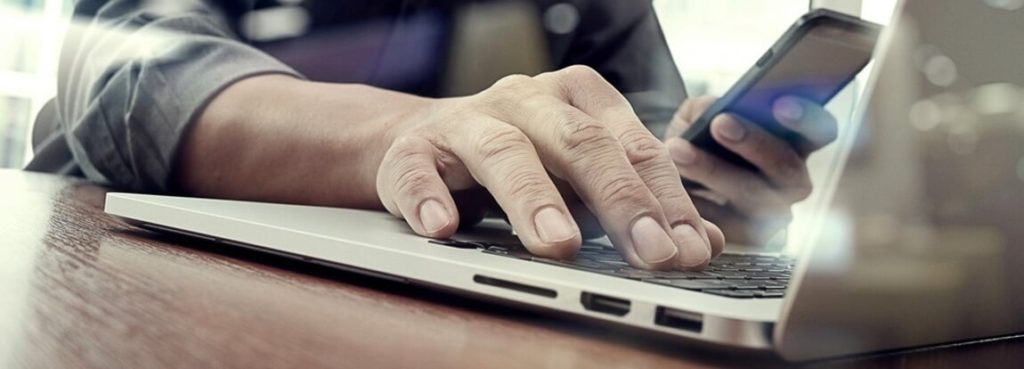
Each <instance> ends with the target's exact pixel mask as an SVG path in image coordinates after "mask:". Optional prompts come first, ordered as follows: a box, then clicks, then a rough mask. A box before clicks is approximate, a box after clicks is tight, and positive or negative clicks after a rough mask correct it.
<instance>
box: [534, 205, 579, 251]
mask: <svg viewBox="0 0 1024 369" xmlns="http://www.w3.org/2000/svg"><path fill="white" fill-rule="evenodd" d="M533 225H534V227H536V228H537V235H539V236H540V240H541V241H544V242H545V243H558V242H563V241H565V240H568V239H571V238H573V237H575V236H576V230H574V229H573V227H572V224H569V220H568V219H566V216H565V215H563V214H562V212H560V211H558V209H555V208H552V207H546V208H543V209H541V210H540V211H538V212H537V215H535V216H534V217H533Z"/></svg>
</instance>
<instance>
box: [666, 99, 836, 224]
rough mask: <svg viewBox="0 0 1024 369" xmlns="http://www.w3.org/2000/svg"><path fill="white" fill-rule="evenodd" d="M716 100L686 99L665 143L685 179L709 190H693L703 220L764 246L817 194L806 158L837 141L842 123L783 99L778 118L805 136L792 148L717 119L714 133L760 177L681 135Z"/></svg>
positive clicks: (749, 126) (734, 121) (726, 118)
mask: <svg viewBox="0 0 1024 369" xmlns="http://www.w3.org/2000/svg"><path fill="white" fill-rule="evenodd" d="M715 100H716V98H714V97H706V96H705V97H698V98H693V99H689V100H686V101H685V102H683V105H682V107H680V108H679V111H678V112H677V113H676V115H675V117H674V119H673V121H672V123H671V124H670V126H669V128H668V130H667V131H666V132H665V140H666V141H665V142H666V146H668V149H669V151H670V152H671V155H672V160H673V161H674V163H675V166H676V168H677V169H678V170H679V174H680V175H681V176H682V177H683V178H684V179H685V180H687V181H692V182H696V183H699V184H701V185H703V186H704V189H700V190H694V191H691V194H693V195H694V196H693V197H694V203H696V205H697V208H698V209H700V211H701V213H702V214H703V215H704V217H705V218H707V219H709V220H711V221H712V222H715V223H716V224H718V225H720V226H722V229H723V230H724V231H725V234H727V235H728V236H729V239H730V240H732V241H735V242H741V243H749V244H763V243H764V242H766V241H768V240H769V239H770V238H771V237H772V236H773V235H775V234H776V233H777V232H778V231H779V230H781V229H782V228H783V227H785V226H786V225H787V224H788V223H789V222H790V221H791V220H792V218H793V215H792V210H791V207H792V205H793V204H794V203H796V202H798V201H801V200H803V199H806V198H807V196H809V195H810V193H811V180H810V176H809V175H808V172H807V165H806V159H807V156H808V155H810V153H812V152H814V151H815V150H818V149H820V148H821V147H823V146H825V145H827V144H829V143H830V142H832V141H834V140H835V138H836V134H837V126H836V121H835V118H834V117H833V116H832V115H831V114H829V113H828V112H827V111H825V109H824V108H823V107H821V106H820V105H817V104H814V103H812V102H810V101H806V100H803V99H799V98H792V97H784V98H781V99H779V100H778V101H776V102H775V106H774V115H775V119H776V120H778V121H779V123H780V124H782V125H783V126H784V127H786V128H788V129H791V130H793V131H794V132H797V133H799V134H800V135H801V136H802V137H803V139H802V140H801V142H799V143H797V144H796V145H792V144H790V143H787V142H785V141H783V140H781V139H779V138H777V137H775V136H773V135H772V134H770V133H768V132H767V131H765V130H764V129H762V128H760V127H759V126H758V125H757V124H755V123H751V122H747V121H744V120H742V119H738V118H737V117H735V116H732V115H728V114H723V115H720V116H718V117H716V118H715V119H714V120H713V121H712V123H711V134H712V136H713V137H714V138H715V140H717V141H718V142H719V143H720V144H722V146H724V147H725V148H727V149H729V150H732V151H733V152H735V153H736V154H738V155H739V156H741V157H743V158H744V159H745V160H747V161H748V162H750V163H751V164H754V166H755V167H757V168H758V170H759V171H758V172H753V171H749V170H745V169H741V168H739V167H737V166H735V165H732V164H730V163H728V162H726V161H723V160H721V159H719V158H717V157H715V156H713V155H712V154H709V153H706V152H704V151H701V150H700V149H698V148H696V147H694V146H693V145H691V144H690V143H689V142H687V141H686V140H683V139H680V138H679V135H680V134H682V132H683V131H685V130H686V129H687V128H688V127H689V126H690V124H691V123H692V122H693V121H694V120H696V119H697V117H699V116H700V114H701V113H703V112H704V111H705V110H707V108H708V107H709V106H711V104H712V103H714V102H715Z"/></svg>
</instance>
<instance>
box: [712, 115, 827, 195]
mask: <svg viewBox="0 0 1024 369" xmlns="http://www.w3.org/2000/svg"><path fill="white" fill-rule="evenodd" d="M711 135H712V136H713V137H714V138H715V140H716V141H718V142H719V143H721V144H722V146H725V147H726V148H727V149H729V150H731V151H732V152H734V153H736V154H738V155H739V156H740V157H742V158H744V159H746V160H747V161H748V162H750V163H751V164H753V165H754V166H755V167H757V169H758V170H760V172H761V174H763V175H764V176H765V177H766V178H767V179H768V181H769V182H770V183H771V184H772V185H774V187H775V188H777V189H778V190H779V191H780V192H781V193H782V194H783V196H785V197H787V198H789V199H791V200H792V201H800V200H803V199H805V198H807V196H809V195H810V192H811V178H810V175H809V174H808V172H807V166H806V165H805V163H804V159H803V158H802V157H801V156H800V154H798V153H797V152H796V151H795V149H794V148H793V147H792V146H790V145H789V144H788V143H786V141H783V140H782V139H780V138H778V137H776V136H775V135H773V134H771V133H769V132H768V131H766V130H764V128H761V127H759V126H758V125H756V124H750V123H748V122H745V121H743V120H742V119H738V118H737V117H735V116H733V115H728V114H723V115H719V116H717V117H715V119H714V120H712V121H711Z"/></svg>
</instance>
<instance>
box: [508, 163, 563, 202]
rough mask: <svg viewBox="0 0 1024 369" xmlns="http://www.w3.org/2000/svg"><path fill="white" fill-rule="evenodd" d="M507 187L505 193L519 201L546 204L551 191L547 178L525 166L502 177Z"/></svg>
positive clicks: (549, 200)
mask: <svg viewBox="0 0 1024 369" xmlns="http://www.w3.org/2000/svg"><path fill="white" fill-rule="evenodd" d="M502 180H503V182H504V183H505V184H506V186H507V188H508V193H507V195H508V196H510V197H511V198H513V199H519V200H518V201H519V202H520V203H537V204H535V205H538V206H539V204H548V203H550V202H551V199H550V197H551V194H552V193H553V192H552V190H551V189H550V186H549V185H548V179H547V178H546V177H545V176H543V175H540V174H538V173H536V172H534V171H531V170H528V169H526V168H521V169H520V170H514V171H512V172H511V173H509V174H508V175H506V177H505V178H503V179H502Z"/></svg>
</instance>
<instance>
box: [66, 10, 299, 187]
mask: <svg viewBox="0 0 1024 369" xmlns="http://www.w3.org/2000/svg"><path fill="white" fill-rule="evenodd" d="M168 3H169V2H163V1H160V2H142V4H140V2H139V1H136V0H83V1H79V2H77V3H76V4H75V11H74V14H75V18H74V19H73V22H72V25H71V28H70V29H69V30H68V32H67V36H66V38H65V41H64V47H63V50H62V52H61V62H60V70H59V77H58V94H57V95H58V96H57V99H56V102H57V111H58V115H59V117H60V119H59V120H60V122H61V125H62V127H61V128H62V129H61V130H62V131H63V132H64V135H65V139H66V140H67V142H68V145H69V147H70V151H71V153H72V155H73V156H74V159H75V161H76V162H77V163H78V164H79V165H80V166H81V168H82V170H83V172H84V174H85V175H86V176H87V177H88V178H89V179H91V180H93V181H97V182H101V183H106V184H109V185H112V186H116V187H119V188H123V189H129V190H135V191H155V192H166V191H170V190H172V188H171V186H170V183H171V181H170V177H171V170H172V161H173V158H174V155H175V153H176V151H177V148H178V146H179V145H180V141H181V140H180V138H181V137H182V136H183V134H184V133H185V132H186V131H187V130H188V129H189V127H190V124H191V123H192V121H194V120H195V117H196V115H197V114H198V112H199V111H200V110H201V109H202V107H204V106H205V105H206V104H207V102H208V101H209V100H210V99H211V98H212V97H213V96H214V95H216V94H217V93H218V92H220V91H221V90H222V89H223V88H225V86H228V85H230V84H231V83H233V82H235V81H238V80H241V79H244V78H247V77H251V76H257V75H262V74H269V73H277V74H289V75H297V74H296V73H295V72H294V71H292V70H291V69H290V68H288V67H287V66H285V65H283V64H282V63H280V62H278V61H277V60H274V59H273V58H271V57H269V56H267V55H265V54H263V53H262V52H260V51H258V50H256V49H254V48H251V47H249V46H247V45H245V44H244V43H242V42H239V41H238V40H237V39H236V38H235V37H234V35H233V34H232V32H231V30H230V27H229V25H228V22H227V20H226V19H225V17H224V16H223V15H222V13H221V9H220V8H219V7H218V6H216V5H214V3H212V2H202V1H189V2H181V3H179V2H171V3H174V4H179V6H180V8H176V9H172V10H169V9H168V8H167V7H155V6H153V5H154V4H155V5H161V4H162V5H166V4H168ZM143 4H145V5H143Z"/></svg>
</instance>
